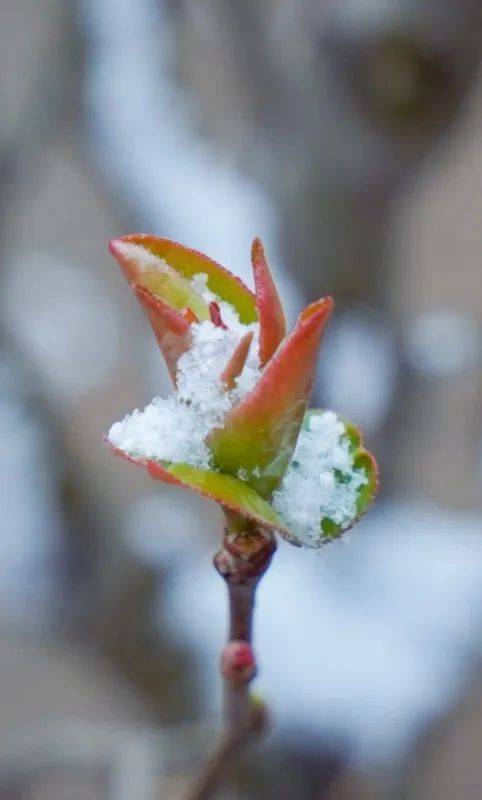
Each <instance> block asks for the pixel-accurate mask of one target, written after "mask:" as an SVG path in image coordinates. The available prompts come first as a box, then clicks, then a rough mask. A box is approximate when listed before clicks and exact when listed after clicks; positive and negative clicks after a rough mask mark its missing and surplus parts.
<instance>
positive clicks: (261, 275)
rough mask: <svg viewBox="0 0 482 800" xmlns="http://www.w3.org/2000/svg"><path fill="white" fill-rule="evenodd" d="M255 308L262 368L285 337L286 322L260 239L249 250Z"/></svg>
mask: <svg viewBox="0 0 482 800" xmlns="http://www.w3.org/2000/svg"><path fill="white" fill-rule="evenodd" d="M251 261H252V264H253V275H254V285H255V288H256V307H257V309H258V316H259V327H260V331H259V357H260V361H261V366H262V367H263V366H264V365H265V364H266V363H267V362H268V361H269V359H270V358H271V356H272V355H273V354H274V353H275V352H276V349H277V348H278V345H279V344H280V342H282V340H283V339H284V337H285V335H286V320H285V315H284V311H283V306H282V305H281V300H280V298H279V295H278V292H277V290H276V286H275V283H274V280H273V276H272V275H271V272H270V269H269V267H268V262H267V261H266V256H265V252H264V248H263V245H262V244H261V240H260V239H255V240H254V242H253V246H252V248H251Z"/></svg>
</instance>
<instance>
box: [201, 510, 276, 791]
mask: <svg viewBox="0 0 482 800" xmlns="http://www.w3.org/2000/svg"><path fill="white" fill-rule="evenodd" d="M227 518H228V528H227V529H226V531H225V536H224V541H223V545H222V547H221V550H220V551H219V552H218V553H217V554H216V556H215V558H214V566H215V567H216V569H217V571H218V572H219V574H220V575H221V576H222V577H223V578H224V580H225V581H226V586H227V588H228V595H229V620H230V624H229V640H228V643H227V645H226V646H225V648H224V650H223V652H222V655H221V673H222V675H223V678H224V716H225V732H224V734H223V735H222V737H221V740H220V742H219V745H218V747H217V748H216V750H215V752H214V753H213V755H212V756H211V758H210V759H209V761H208V762H207V764H206V765H205V766H204V769H203V770H202V772H201V773H200V775H199V776H198V778H197V780H196V781H195V783H194V785H193V786H192V787H191V790H190V791H189V792H188V794H187V796H186V800H209V798H211V797H212V796H213V794H214V792H215V791H216V790H217V789H218V787H219V786H220V784H221V782H222V780H223V779H224V777H225V775H226V773H227V772H228V771H229V770H230V768H231V767H232V766H233V764H234V762H235V761H236V760H237V758H238V756H239V754H240V752H241V751H242V750H243V749H244V747H246V746H247V745H248V744H249V743H250V742H251V740H252V739H254V738H255V737H256V736H258V735H260V734H261V733H262V732H263V731H264V730H265V729H266V721H267V715H266V709H265V707H264V705H262V704H261V703H259V702H256V701H255V700H254V699H253V698H252V697H251V695H250V692H249V684H250V682H251V681H252V679H253V678H254V676H255V674H256V662H255V659H254V655H253V651H252V648H251V640H252V621H253V609H254V599H255V593H256V588H257V585H258V583H259V581H260V579H261V577H262V576H263V574H264V573H265V571H266V569H267V568H268V566H269V564H270V561H271V557H272V555H273V553H274V551H275V549H276V543H275V540H274V537H273V535H272V534H271V533H269V532H267V531H264V530H261V529H259V528H256V527H254V526H253V525H251V524H250V523H247V522H246V521H245V520H244V519H241V518H240V517H239V516H235V515H232V514H228V515H227Z"/></svg>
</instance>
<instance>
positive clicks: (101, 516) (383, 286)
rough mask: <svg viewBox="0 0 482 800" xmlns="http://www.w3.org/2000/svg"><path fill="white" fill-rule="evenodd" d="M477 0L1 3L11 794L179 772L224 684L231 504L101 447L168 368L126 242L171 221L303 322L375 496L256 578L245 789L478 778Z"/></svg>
mask: <svg viewBox="0 0 482 800" xmlns="http://www.w3.org/2000/svg"><path fill="white" fill-rule="evenodd" d="M481 56H482V8H481V7H480V3H479V2H478V0H437V2H432V1H431V0H417V1H415V0H323V2H322V1H321V0H298V1H297V2H288V0H256V1H255V0H243V2H237V0H75V2H74V0H71V2H61V0H42V2H38V1H37V2H35V0H3V2H2V3H1V5H0V443H1V444H0V508H1V536H0V554H1V558H0V709H1V713H0V798H1V800H20V799H21V800H23V799H24V798H28V799H29V800H40V798H47V797H48V798H49V800H57V798H58V800H75V799H76V798H82V800H87V799H88V800H97V798H99V799H100V798H102V799H103V798H116V800H123V799H124V798H125V800H151V798H165V800H170V798H179V797H181V796H182V792H183V790H184V789H185V787H186V785H187V782H188V779H189V775H190V774H191V773H192V772H193V770H194V769H195V767H196V765H197V763H198V762H199V760H200V758H201V757H202V755H203V753H206V752H207V751H209V749H210V745H211V743H212V741H213V735H214V732H215V730H216V726H217V717H216V714H217V713H218V708H219V703H220V697H219V687H218V679H217V657H218V652H219V649H220V647H221V645H222V642H223V639H224V636H225V615H226V609H225V598H224V587H223V586H222V585H221V581H219V579H218V578H217V577H216V575H215V573H214V571H213V570H212V568H211V556H212V553H213V552H214V551H215V549H216V546H217V543H218V541H219V525H220V515H219V512H218V510H217V509H216V508H214V507H212V506H211V505H210V504H209V503H208V502H205V501H203V500H201V499H200V498H195V497H189V496H185V493H179V491H177V490H176V489H168V488H165V487H163V486H161V485H155V484H154V483H153V482H151V481H150V479H149V478H148V477H147V476H146V475H143V474H142V473H141V472H140V471H137V470H135V469H134V468H133V467H132V466H130V465H128V464H125V463H122V462H120V461H118V460H116V459H114V458H112V456H111V455H110V453H109V452H107V449H106V448H105V447H104V446H103V443H102V435H103V433H104V432H105V431H106V430H107V429H108V428H109V426H110V424H111V423H112V422H113V421H114V420H116V419H118V418H119V417H121V416H123V415H124V414H125V413H126V412H127V411H129V410H131V409H132V408H134V407H137V406H140V407H143V406H144V405H145V404H146V403H147V402H149V401H150V399H151V398H152V396H153V395H155V394H159V393H162V392H167V391H168V390H169V386H168V382H167V376H166V372H165V370H164V368H163V365H162V361H161V358H160V356H159V354H158V353H157V351H156V348H155V345H154V343H153V337H152V336H151V334H150V331H149V330H148V327H147V325H146V323H145V321H144V319H143V317H142V313H141V311H140V309H139V308H138V307H137V305H136V303H135V302H134V299H133V297H132V296H131V294H130V293H129V292H128V291H127V289H126V285H125V284H124V283H123V281H122V279H121V276H120V274H119V271H118V269H117V267H116V265H115V264H114V263H113V261H112V260H111V259H110V257H109V256H108V254H107V250H106V244H107V241H108V240H109V239H110V238H113V237H115V236H117V235H120V234H122V233H126V232H132V231H134V230H142V231H146V232H155V233H158V234H159V235H162V236H167V237H169V238H173V239H177V240H179V241H181V242H183V243H185V244H187V245H190V246H193V247H196V248H198V249H201V250H203V251H205V252H207V253H208V254H209V255H211V256H212V257H214V258H216V259H217V260H219V261H220V262H221V263H223V264H226V265H227V266H229V267H231V269H233V270H234V271H237V272H238V273H239V274H241V275H243V276H244V277H245V278H246V280H249V259H248V256H249V247H250V242H251V240H252V238H253V237H254V236H257V235H260V236H261V237H262V238H263V239H264V241H265V244H266V246H267V250H268V253H269V255H270V258H271V261H272V263H273V266H274V269H275V271H276V275H277V278H278V280H279V282H280V285H281V287H282V292H283V296H284V299H285V301H286V304H287V307H288V311H289V316H290V319H291V320H293V318H294V316H295V314H296V312H297V311H298V310H299V308H300V307H301V305H302V304H303V303H305V302H306V301H309V300H312V299H314V298H316V297H318V296H320V295H323V294H327V293H331V294H333V295H334V296H335V299H336V301H337V311H336V315H335V318H334V321H333V323H332V326H331V331H330V333H329V335H328V337H327V339H326V343H325V347H324V350H323V354H322V359H321V362H320V369H319V373H318V379H317V385H316V390H315V395H316V400H317V402H319V403H323V404H325V405H327V406H329V407H333V408H336V409H337V410H339V411H343V412H345V413H347V414H348V415H349V416H350V417H351V418H353V419H354V420H355V421H356V422H358V423H359V424H360V425H361V426H362V427H363V428H364V430H365V432H366V438H367V442H368V445H369V446H370V448H371V449H372V450H374V451H375V453H376V454H377V456H378V458H379V461H380V464H381V469H382V492H381V495H380V499H379V501H378V503H377V505H376V507H375V508H374V509H373V510H372V511H371V512H370V513H369V515H368V516H367V518H366V520H365V521H364V522H363V523H362V524H361V525H360V526H359V528H357V530H356V531H355V532H354V533H353V535H352V536H351V538H350V539H349V541H348V543H347V544H346V543H337V544H334V545H332V546H330V547H329V548H326V549H325V550H324V551H323V552H322V553H321V555H319V556H317V555H315V554H314V553H310V552H308V553H305V552H300V551H298V550H295V549H294V548H291V547H290V546H289V545H285V544H283V543H282V544H280V547H279V551H278V554H277V557H276V559H275V561H274V563H273V566H272V569H271V570H270V573H269V574H268V575H267V577H266V578H265V580H264V585H263V586H262V587H261V589H260V595H259V603H258V619H257V623H256V631H255V632H256V648H257V651H258V656H259V662H260V665H261V672H260V675H259V679H258V681H257V683H258V689H259V691H260V692H261V693H262V694H263V696H264V697H265V698H266V700H267V702H268V703H269V704H270V705H271V707H272V709H273V731H272V734H271V736H270V738H269V740H267V741H266V743H265V744H263V746H262V747H261V748H259V749H258V750H253V751H252V752H251V754H250V755H248V756H247V757H246V759H245V760H244V761H243V763H242V764H241V766H240V768H239V769H238V771H237V774H236V776H235V777H236V779H235V780H234V781H233V782H232V783H231V784H230V786H229V787H227V788H226V789H225V790H224V793H223V794H222V796H223V797H226V798H228V797H229V798H236V799H237V798H240V800H241V798H250V799H251V798H254V799H256V798H269V799H270V798H281V800H284V799H285V798H286V800H288V799H289V800H291V798H295V797H296V798H300V799H301V800H305V798H306V800H312V799H313V800H315V799H316V800H321V799H323V800H326V799H328V800H355V799H356V800H359V799H360V798H361V799H362V800H405V799H407V800H408V798H410V800H422V798H423V800H432V799H433V800H435V798H437V800H445V799H447V800H448V799H449V798H453V797H460V798H464V800H480V797H481V795H482V759H481V751H482V669H481V654H482V524H481V522H482V506H481V500H480V497H481V482H482V425H481V391H482V381H481V354H482V347H481V342H482V273H481V263H482V251H481V243H482V228H481V224H480V220H481V219H482V81H481V76H480V60H481Z"/></svg>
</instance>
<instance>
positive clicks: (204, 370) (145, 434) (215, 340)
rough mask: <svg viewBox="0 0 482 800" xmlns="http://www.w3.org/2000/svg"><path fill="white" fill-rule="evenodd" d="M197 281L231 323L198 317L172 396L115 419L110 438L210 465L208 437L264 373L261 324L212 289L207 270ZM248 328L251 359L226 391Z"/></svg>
mask: <svg viewBox="0 0 482 800" xmlns="http://www.w3.org/2000/svg"><path fill="white" fill-rule="evenodd" d="M192 283H193V287H194V288H196V289H198V291H200V293H201V294H202V295H203V297H204V299H206V300H208V301H210V300H215V301H216V302H217V303H218V304H219V306H220V309H221V314H222V317H223V320H224V321H225V323H226V322H228V323H229V328H228V329H227V330H225V329H223V328H220V327H216V325H214V324H213V323H212V322H211V321H210V320H206V321H204V322H200V323H194V324H193V325H192V326H191V335H192V345H191V348H190V349H189V350H188V351H187V352H186V353H184V354H183V355H182V356H181V358H180V359H179V362H178V365H177V376H176V378H177V389H176V391H175V393H174V394H173V395H172V396H171V397H168V398H164V397H155V398H154V400H153V401H152V402H151V403H149V405H148V406H146V408H145V409H144V410H143V411H140V410H139V409H136V410H135V411H133V412H132V414H128V415H127V416H126V417H124V419H123V420H121V421H120V422H116V423H115V424H114V425H112V427H111V429H110V431H109V434H108V439H109V441H110V443H111V444H112V445H113V446H114V447H116V448H118V449H119V450H122V451H123V452H124V453H126V454H128V455H130V456H132V457H134V458H139V459H146V460H150V459H152V460H155V461H173V462H178V463H184V464H190V465H191V466H195V467H204V468H208V467H211V466H212V463H211V453H210V451H209V448H208V446H207V444H206V437H207V436H208V434H209V433H210V432H211V431H212V430H213V428H215V427H217V426H219V425H220V424H221V423H222V420H223V417H224V415H225V414H226V412H227V411H229V409H230V408H231V407H232V406H233V405H234V404H235V403H236V402H238V401H239V400H241V399H242V397H244V396H245V395H246V394H247V393H248V392H249V391H250V390H251V389H252V388H253V387H254V385H255V383H256V381H257V379H258V378H259V375H260V365H259V325H258V323H253V324H252V325H243V324H242V323H241V322H240V321H239V318H238V315H237V313H236V311H235V309H234V308H233V307H232V306H231V305H230V304H229V303H225V302H223V301H220V300H219V298H218V297H216V296H215V295H214V294H212V292H209V290H208V289H207V287H206V276H196V278H195V279H194V281H193V282H192ZM249 331H253V332H254V338H253V342H252V344H251V347H250V351H249V354H248V358H247V361H246V364H245V366H244V369H243V371H242V373H241V375H240V376H239V378H238V379H237V381H236V386H235V387H234V389H232V390H231V391H226V388H225V386H224V385H223V384H222V382H221V380H220V376H221V374H222V372H223V370H224V368H225V367H226V365H227V363H228V361H229V359H230V357H231V355H232V354H233V352H234V349H235V347H236V346H237V344H238V343H239V341H240V339H241V338H242V337H243V336H244V335H246V333H248V332H249Z"/></svg>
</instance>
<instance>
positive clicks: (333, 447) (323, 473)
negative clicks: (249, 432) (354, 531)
mask: <svg viewBox="0 0 482 800" xmlns="http://www.w3.org/2000/svg"><path fill="white" fill-rule="evenodd" d="M367 480H368V479H367V477H366V475H365V472H364V471H363V470H360V469H355V468H354V455H353V453H352V452H350V443H349V440H348V437H347V436H346V428H345V425H344V424H343V422H342V421H341V420H340V419H339V418H338V417H337V415H336V414H335V413H334V412H333V411H325V412H324V413H322V414H316V415H315V414H313V415H312V416H311V417H310V420H309V424H308V427H307V428H302V430H301V432H300V435H299V438H298V442H297V444H296V448H295V452H294V454H293V458H292V461H291V464H290V466H289V468H288V471H287V472H286V475H285V477H284V479H283V482H282V484H281V487H280V489H279V490H278V491H277V492H275V494H274V498H273V506H274V508H275V509H276V511H278V513H279V514H280V515H281V516H282V517H283V519H284V520H285V522H286V523H287V525H288V526H289V528H290V529H291V530H292V532H293V533H294V534H295V535H296V537H297V538H298V540H299V542H300V544H303V545H305V546H307V547H319V546H320V545H322V544H323V543H324V542H325V541H327V540H328V537H325V536H324V535H323V533H322V530H321V527H320V526H321V521H322V519H323V518H325V517H328V518H329V519H330V520H332V521H333V522H335V523H336V524H337V525H341V527H342V529H344V528H347V527H348V526H349V525H350V524H351V523H352V522H353V520H354V518H355V517H356V504H357V496H358V490H359V488H360V486H362V485H363V484H365V483H367Z"/></svg>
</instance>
